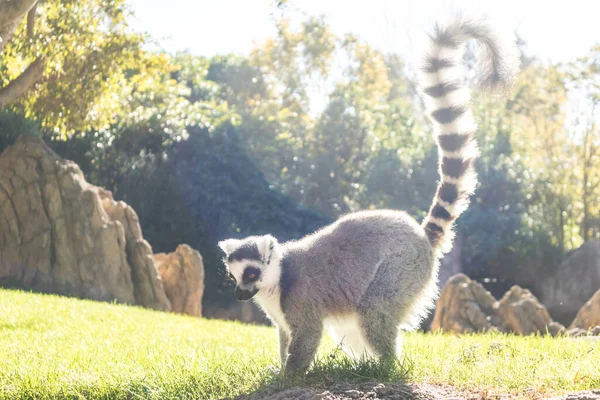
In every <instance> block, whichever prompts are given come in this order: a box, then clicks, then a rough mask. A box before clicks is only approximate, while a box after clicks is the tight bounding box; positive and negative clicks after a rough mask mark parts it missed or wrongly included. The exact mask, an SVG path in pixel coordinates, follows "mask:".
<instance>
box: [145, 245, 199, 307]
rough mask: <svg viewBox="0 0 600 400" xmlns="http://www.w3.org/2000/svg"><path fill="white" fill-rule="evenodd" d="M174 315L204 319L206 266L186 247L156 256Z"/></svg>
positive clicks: (195, 252)
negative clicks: (179, 314)
mask: <svg viewBox="0 0 600 400" xmlns="http://www.w3.org/2000/svg"><path fill="white" fill-rule="evenodd" d="M154 260H155V262H156V267H157V268H158V272H159V273H160V277H161V279H162V283H163V286H164V288H165V292H166V294H167V297H168V298H169V301H170V303H171V311H173V312H177V313H182V314H188V315H193V316H196V317H200V316H202V294H203V293H204V264H203V263H202V257H201V256H200V253H198V252H197V251H196V250H194V249H192V248H191V247H190V246H188V245H186V244H183V245H180V246H178V247H177V249H176V250H175V251H174V252H172V253H168V254H165V253H160V254H155V255H154Z"/></svg>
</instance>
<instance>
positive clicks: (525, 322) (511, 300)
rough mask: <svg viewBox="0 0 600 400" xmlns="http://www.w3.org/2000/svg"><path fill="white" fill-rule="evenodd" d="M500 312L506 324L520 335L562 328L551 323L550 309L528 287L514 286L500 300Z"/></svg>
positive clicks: (510, 329)
mask: <svg viewBox="0 0 600 400" xmlns="http://www.w3.org/2000/svg"><path fill="white" fill-rule="evenodd" d="M497 310H498V314H499V315H500V317H501V318H502V322H503V324H504V326H505V327H506V328H507V329H508V330H509V331H511V332H514V333H517V334H520V335H531V334H534V333H546V330H547V329H549V330H555V329H558V330H560V327H557V326H555V325H551V324H552V323H553V322H554V321H552V318H550V314H548V310H547V309H546V307H544V306H543V305H542V304H541V303H540V302H539V301H538V299H537V298H536V297H535V296H534V295H533V294H531V292H530V291H529V290H527V289H523V288H521V287H519V286H513V287H512V288H511V289H510V290H509V291H508V292H506V294H505V295H504V296H503V297H502V299H501V300H500V301H499V302H498V308H497Z"/></svg>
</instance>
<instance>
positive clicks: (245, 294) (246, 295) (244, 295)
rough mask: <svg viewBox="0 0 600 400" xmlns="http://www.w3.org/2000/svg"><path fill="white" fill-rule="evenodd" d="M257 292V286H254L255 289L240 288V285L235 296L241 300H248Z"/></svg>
mask: <svg viewBox="0 0 600 400" xmlns="http://www.w3.org/2000/svg"><path fill="white" fill-rule="evenodd" d="M256 293H258V289H257V288H254V289H253V290H244V289H240V288H239V286H238V287H236V288H235V298H236V299H238V300H239V301H248V300H250V299H251V298H253V297H254V295H255V294H256Z"/></svg>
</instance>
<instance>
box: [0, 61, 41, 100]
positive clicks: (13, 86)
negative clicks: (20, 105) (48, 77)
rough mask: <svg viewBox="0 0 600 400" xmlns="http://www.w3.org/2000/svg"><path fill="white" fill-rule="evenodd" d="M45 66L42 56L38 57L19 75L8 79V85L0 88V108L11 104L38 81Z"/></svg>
mask: <svg viewBox="0 0 600 400" xmlns="http://www.w3.org/2000/svg"><path fill="white" fill-rule="evenodd" d="M45 66H46V60H45V59H44V58H43V57H38V58H37V59H36V60H35V61H34V62H32V63H31V64H30V65H29V67H27V69H26V70H25V71H23V73H22V74H21V75H19V76H18V77H17V78H15V79H13V80H12V81H10V83H9V84H8V85H6V86H4V87H3V88H0V108H2V107H6V106H7V105H9V104H11V103H12V102H13V101H15V100H16V99H17V98H18V97H19V96H21V95H22V94H23V93H25V92H26V91H27V90H28V89H29V88H31V87H32V86H33V85H34V84H36V83H37V82H39V81H40V79H42V77H43V76H44V67H45Z"/></svg>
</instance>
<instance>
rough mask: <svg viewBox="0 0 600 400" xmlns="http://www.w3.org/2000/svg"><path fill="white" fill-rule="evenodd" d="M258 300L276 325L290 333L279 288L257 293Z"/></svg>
mask: <svg viewBox="0 0 600 400" xmlns="http://www.w3.org/2000/svg"><path fill="white" fill-rule="evenodd" d="M256 302H257V303H258V305H259V306H260V307H261V308H262V309H263V311H264V312H265V313H266V314H267V317H269V319H270V320H271V322H273V324H274V325H276V326H277V327H278V328H279V329H283V330H284V331H285V332H286V333H288V334H289V333H290V327H289V325H288V324H287V322H286V320H285V316H284V314H283V311H282V310H281V296H280V295H279V290H276V291H273V292H272V293H260V292H259V293H258V294H257V295H256Z"/></svg>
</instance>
